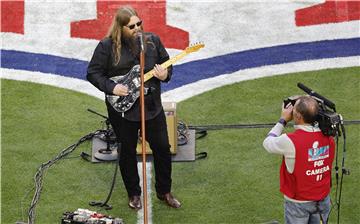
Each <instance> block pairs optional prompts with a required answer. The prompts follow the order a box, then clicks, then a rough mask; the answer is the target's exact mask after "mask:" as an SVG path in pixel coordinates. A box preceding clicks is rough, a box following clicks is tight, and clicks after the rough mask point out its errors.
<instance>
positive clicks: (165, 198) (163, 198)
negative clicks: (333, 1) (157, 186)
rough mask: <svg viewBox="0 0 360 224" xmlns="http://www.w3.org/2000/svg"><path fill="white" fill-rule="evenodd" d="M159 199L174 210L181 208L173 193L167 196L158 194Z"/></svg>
mask: <svg viewBox="0 0 360 224" xmlns="http://www.w3.org/2000/svg"><path fill="white" fill-rule="evenodd" d="M156 196H157V198H158V199H159V200H161V201H164V202H165V203H166V204H167V205H168V206H170V207H172V208H180V207H181V203H180V202H179V201H178V200H177V199H176V198H174V196H173V195H172V194H171V193H166V194H159V193H157V194H156Z"/></svg>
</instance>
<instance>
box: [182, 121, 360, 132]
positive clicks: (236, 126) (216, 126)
mask: <svg viewBox="0 0 360 224" xmlns="http://www.w3.org/2000/svg"><path fill="white" fill-rule="evenodd" d="M343 123H344V125H351V124H360V120H349V121H344V122H343ZM275 124H276V123H265V124H208V125H189V126H188V128H189V129H195V130H199V129H200V130H221V129H244V128H269V127H270V128H271V127H273V126H274V125H275Z"/></svg>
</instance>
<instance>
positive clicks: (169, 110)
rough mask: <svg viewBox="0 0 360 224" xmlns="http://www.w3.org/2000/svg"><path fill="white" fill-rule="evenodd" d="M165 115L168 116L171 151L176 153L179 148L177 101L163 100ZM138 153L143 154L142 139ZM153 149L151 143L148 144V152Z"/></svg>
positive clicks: (137, 149)
mask: <svg viewBox="0 0 360 224" xmlns="http://www.w3.org/2000/svg"><path fill="white" fill-rule="evenodd" d="M162 105H163V108H164V112H165V116H166V124H167V131H168V137H169V143H170V146H171V148H170V152H171V154H176V150H177V117H176V103H175V102H163V103H162ZM136 151H137V154H141V152H142V147H141V140H140V142H139V143H138V146H137V148H136ZM151 153H152V151H151V149H150V146H149V144H148V143H147V144H146V154H151Z"/></svg>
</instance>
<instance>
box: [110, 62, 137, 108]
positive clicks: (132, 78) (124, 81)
mask: <svg viewBox="0 0 360 224" xmlns="http://www.w3.org/2000/svg"><path fill="white" fill-rule="evenodd" d="M110 79H111V80H113V81H114V82H116V83H119V84H121V85H124V86H126V87H127V88H128V90H129V94H128V95H127V96H116V95H106V99H107V100H108V101H109V103H110V104H111V106H112V107H113V108H114V109H115V110H116V111H118V112H121V113H124V112H126V111H128V110H129V109H130V108H131V107H132V105H133V104H134V103H135V101H136V100H137V98H139V96H140V84H141V81H140V65H135V66H134V67H133V68H132V69H131V70H130V71H129V72H128V73H127V74H126V75H124V76H114V77H111V78H110Z"/></svg>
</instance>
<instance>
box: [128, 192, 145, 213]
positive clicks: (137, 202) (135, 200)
mask: <svg viewBox="0 0 360 224" xmlns="http://www.w3.org/2000/svg"><path fill="white" fill-rule="evenodd" d="M128 205H129V207H130V208H132V209H135V210H140V209H141V208H142V206H141V199H140V196H138V195H134V196H131V197H129V204H128Z"/></svg>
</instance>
